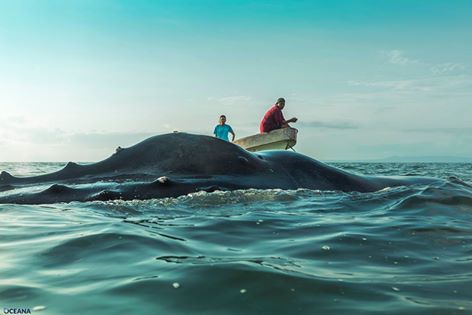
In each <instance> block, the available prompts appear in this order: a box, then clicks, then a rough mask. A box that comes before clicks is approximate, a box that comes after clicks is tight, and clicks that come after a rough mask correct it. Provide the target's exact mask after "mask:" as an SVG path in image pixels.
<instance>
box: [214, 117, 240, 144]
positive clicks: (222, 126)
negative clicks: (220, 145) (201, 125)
mask: <svg viewBox="0 0 472 315" xmlns="http://www.w3.org/2000/svg"><path fill="white" fill-rule="evenodd" d="M228 133H231V135H232V137H233V138H232V140H231V141H234V137H235V134H234V131H233V128H231V126H230V125H227V124H226V116H225V115H221V116H220V123H219V124H218V125H216V127H215V130H214V131H213V134H214V135H215V137H217V138H219V139H221V140H224V141H229V138H228Z"/></svg>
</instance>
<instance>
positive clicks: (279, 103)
mask: <svg viewBox="0 0 472 315" xmlns="http://www.w3.org/2000/svg"><path fill="white" fill-rule="evenodd" d="M275 105H277V106H278V107H279V108H280V109H284V107H285V98H283V97H280V98H279V99H278V100H277V102H276V103H275Z"/></svg>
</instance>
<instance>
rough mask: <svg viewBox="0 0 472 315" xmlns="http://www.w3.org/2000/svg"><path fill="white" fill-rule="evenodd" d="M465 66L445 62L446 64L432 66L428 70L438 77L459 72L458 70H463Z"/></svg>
mask: <svg viewBox="0 0 472 315" xmlns="http://www.w3.org/2000/svg"><path fill="white" fill-rule="evenodd" d="M464 69H465V66H464V65H463V64H461V63H452V62H446V63H441V64H437V65H432V66H431V68H430V70H431V72H432V73H433V74H436V75H439V74H444V73H449V72H454V71H459V70H464Z"/></svg>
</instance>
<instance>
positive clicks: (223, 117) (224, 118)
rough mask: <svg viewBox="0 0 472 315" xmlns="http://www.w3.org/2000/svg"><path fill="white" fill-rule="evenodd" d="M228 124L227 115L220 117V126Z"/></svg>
mask: <svg viewBox="0 0 472 315" xmlns="http://www.w3.org/2000/svg"><path fill="white" fill-rule="evenodd" d="M225 122H226V116H225V115H221V116H220V124H222V125H224V124H225Z"/></svg>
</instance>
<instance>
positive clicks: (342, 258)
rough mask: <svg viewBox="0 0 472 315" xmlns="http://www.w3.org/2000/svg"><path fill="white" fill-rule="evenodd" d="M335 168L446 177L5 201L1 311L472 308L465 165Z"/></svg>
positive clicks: (470, 170)
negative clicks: (364, 188)
mask: <svg viewBox="0 0 472 315" xmlns="http://www.w3.org/2000/svg"><path fill="white" fill-rule="evenodd" d="M334 165H335V166H337V167H340V168H342V169H345V170H348V171H350V172H355V173H362V174H369V175H387V176H388V175H415V176H429V177H437V178H442V179H444V181H443V182H441V183H435V184H433V185H428V186H425V185H414V186H409V187H404V186H402V187H394V188H386V189H383V190H381V191H377V192H374V193H342V192H337V191H313V190H305V189H303V190H293V191H283V190H245V191H234V192H214V193H196V194H192V195H187V196H182V197H179V198H168V199H153V200H145V201H140V200H135V201H110V202H87V203H80V202H72V203H67V204H53V205H35V206H28V205H8V204H2V205H0V314H4V313H5V312H6V311H7V310H9V309H12V308H17V309H26V308H28V309H29V310H31V312H32V313H33V314H36V313H38V314H61V315H65V314H310V315H312V314H349V315H354V314H402V315H406V314H472V187H471V186H470V185H471V184H472V164H438V163H433V164H428V163H422V164H418V163H404V164H401V163H337V164H334ZM62 166H64V164H63V163H0V170H6V171H9V172H10V173H12V174H13V175H21V176H27V175H38V174H42V173H46V172H51V171H54V170H58V169H60V168H61V167H62ZM4 193H5V192H3V193H2V192H0V194H4Z"/></svg>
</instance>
